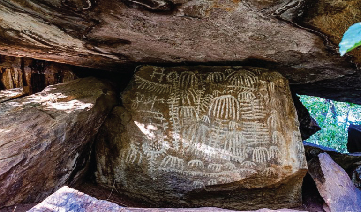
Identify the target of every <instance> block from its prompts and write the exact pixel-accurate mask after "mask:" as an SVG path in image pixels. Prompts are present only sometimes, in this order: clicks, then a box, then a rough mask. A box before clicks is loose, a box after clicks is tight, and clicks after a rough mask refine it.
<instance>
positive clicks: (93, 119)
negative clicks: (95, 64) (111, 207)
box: [0, 78, 117, 207]
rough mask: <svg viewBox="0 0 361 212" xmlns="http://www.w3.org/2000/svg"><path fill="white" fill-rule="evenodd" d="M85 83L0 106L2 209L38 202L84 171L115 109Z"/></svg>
mask: <svg viewBox="0 0 361 212" xmlns="http://www.w3.org/2000/svg"><path fill="white" fill-rule="evenodd" d="M116 102H117V100H116V93H115V92H114V91H113V88H112V87H111V86H110V85H109V83H105V82H101V81H99V80H97V79H96V78H84V79H78V80H74V81H71V82H68V83H64V84H57V85H53V86H48V87H47V88H46V89H45V90H44V91H42V92H40V93H37V94H34V95H31V96H28V97H24V98H18V99H15V100H10V101H5V102H3V103H1V104H0V207H2V206H7V205H12V204H15V203H27V202H37V201H41V200H43V199H44V198H45V197H47V196H48V195H49V194H51V193H52V192H54V191H55V190H57V189H58V188H60V187H61V186H63V185H64V184H65V183H70V182H72V181H76V180H77V179H78V177H80V176H81V175H82V174H83V173H84V171H85V170H86V167H87V166H86V164H88V161H89V156H90V152H91V151H90V149H91V148H90V147H91V141H92V140H93V137H94V136H95V134H96V133H97V131H98V129H99V127H100V126H101V124H102V123H103V121H104V119H105V118H106V116H107V115H108V113H109V112H110V111H111V109H112V108H113V106H114V105H115V104H116Z"/></svg>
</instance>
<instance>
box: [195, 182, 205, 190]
mask: <svg viewBox="0 0 361 212" xmlns="http://www.w3.org/2000/svg"><path fill="white" fill-rule="evenodd" d="M204 187H205V186H204V183H203V182H202V181H199V180H196V181H194V182H193V188H194V189H202V188H204Z"/></svg>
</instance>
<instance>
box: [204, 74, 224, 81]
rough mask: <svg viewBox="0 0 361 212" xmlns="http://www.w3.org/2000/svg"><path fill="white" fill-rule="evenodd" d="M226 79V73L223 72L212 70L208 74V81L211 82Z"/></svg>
mask: <svg viewBox="0 0 361 212" xmlns="http://www.w3.org/2000/svg"><path fill="white" fill-rule="evenodd" d="M224 80H225V74H224V73H222V72H211V73H209V74H208V76H207V78H206V81H207V82H211V83H218V82H222V81H224Z"/></svg>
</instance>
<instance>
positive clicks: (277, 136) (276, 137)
mask: <svg viewBox="0 0 361 212" xmlns="http://www.w3.org/2000/svg"><path fill="white" fill-rule="evenodd" d="M272 143H274V144H283V143H285V139H284V138H283V135H282V134H281V133H280V132H278V131H273V133H272Z"/></svg>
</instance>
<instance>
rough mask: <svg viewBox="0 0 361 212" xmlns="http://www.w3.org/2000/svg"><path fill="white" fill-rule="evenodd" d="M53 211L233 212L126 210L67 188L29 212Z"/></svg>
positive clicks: (212, 210)
mask: <svg viewBox="0 0 361 212" xmlns="http://www.w3.org/2000/svg"><path fill="white" fill-rule="evenodd" d="M52 211H88V212H93V211H94V212H97V211H101V212H114V211H119V212H127V211H135V212H136V211H139V212H172V211H175V212H208V211H210V212H218V211H219V212H221V211H222V212H227V211H228V212H232V211H231V210H226V209H221V208H128V207H127V208H125V207H121V206H119V205H117V204H114V203H111V202H108V201H104V200H97V199H96V198H94V197H91V196H89V195H86V194H84V193H82V192H79V191H77V190H75V189H72V188H69V187H67V186H64V187H62V188H61V189H59V190H58V191H56V192H55V193H54V194H52V195H51V196H49V197H47V198H46V199H45V200H44V201H43V202H41V203H39V204H38V205H36V206H34V207H33V208H32V209H30V210H29V212H52ZM273 211H274V210H269V209H265V208H264V209H261V210H257V212H273ZM277 211H279V212H297V211H298V210H291V209H279V210H277Z"/></svg>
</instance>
